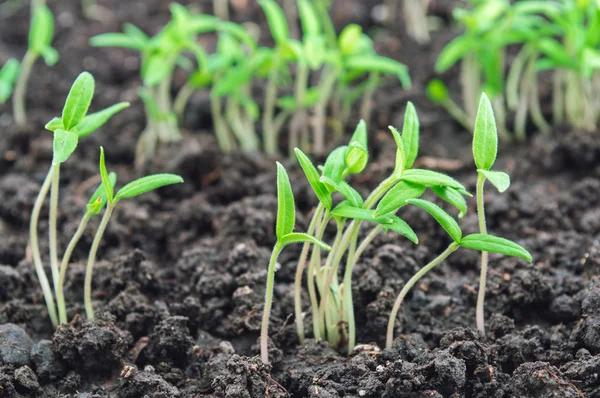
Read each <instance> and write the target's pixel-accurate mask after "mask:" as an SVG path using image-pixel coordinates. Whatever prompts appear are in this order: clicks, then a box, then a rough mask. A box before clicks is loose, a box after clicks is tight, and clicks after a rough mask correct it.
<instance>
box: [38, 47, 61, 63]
mask: <svg viewBox="0 0 600 398" xmlns="http://www.w3.org/2000/svg"><path fill="white" fill-rule="evenodd" d="M40 54H41V55H42V58H44V62H45V63H46V65H48V66H54V65H56V63H57V62H58V57H59V55H58V51H57V50H56V49H55V48H53V47H50V46H46V47H44V48H43V49H42V50H41V51H40Z"/></svg>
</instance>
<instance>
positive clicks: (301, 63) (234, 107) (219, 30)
mask: <svg viewBox="0 0 600 398" xmlns="http://www.w3.org/2000/svg"><path fill="white" fill-rule="evenodd" d="M259 3H260V5H261V7H262V9H263V10H264V13H265V15H266V18H267V21H268V25H269V28H270V31H271V36H272V38H273V41H274V46H273V47H261V46H259V45H258V43H257V41H256V38H255V37H254V36H253V35H252V34H251V33H250V31H248V30H247V29H246V28H244V27H243V26H242V25H238V24H236V23H233V22H229V21H223V20H220V19H218V18H216V17H214V16H210V15H202V14H195V13H193V12H191V11H190V10H188V9H187V8H185V7H183V6H181V5H179V4H175V3H174V4H171V14H172V19H171V21H170V22H169V23H168V24H167V25H166V26H165V27H164V29H163V30H161V31H160V32H159V33H158V34H157V35H156V36H154V37H151V38H150V37H148V36H147V35H146V34H145V33H144V32H142V31H141V30H140V29H138V28H136V27H135V26H133V25H131V24H126V25H125V26H124V28H123V33H106V34H102V35H99V36H96V37H93V38H92V39H91V41H90V43H91V45H92V46H97V47H124V48H132V49H136V50H138V51H140V53H141V55H142V68H141V75H142V80H143V82H144V86H143V88H142V89H140V96H141V98H142V99H143V101H144V104H145V106H146V115H147V118H148V126H147V128H146V130H145V132H144V133H143V134H142V137H141V138H140V141H139V144H138V156H137V158H138V161H140V162H141V161H143V160H144V159H146V158H148V157H150V156H151V155H152V154H153V153H154V151H155V150H156V145H157V144H158V142H159V141H161V142H168V141H177V140H178V139H179V138H180V132H179V128H178V121H181V118H182V115H183V113H184V110H185V107H186V104H187V102H188V100H189V98H190V97H191V96H192V95H193V94H194V92H195V91H197V90H201V89H207V90H210V97H211V114H212V118H213V125H214V129H215V135H216V138H217V140H218V143H219V146H220V148H221V149H222V150H223V151H225V152H228V151H231V150H234V149H240V150H242V151H257V150H260V149H261V147H262V149H263V150H264V151H265V152H266V153H268V154H278V153H279V142H280V140H279V138H280V133H281V131H282V129H283V128H284V126H285V125H286V123H287V122H288V121H289V136H288V143H289V147H290V154H291V153H293V148H294V147H296V146H299V147H301V148H302V149H303V150H304V151H306V152H315V153H323V152H324V149H325V144H326V141H327V137H326V123H327V110H328V109H329V108H331V109H332V112H333V114H334V118H333V119H334V120H336V122H337V125H336V126H334V127H335V128H334V130H335V131H336V134H337V135H336V138H339V136H341V134H342V131H343V130H342V128H343V126H344V123H345V122H346V121H347V120H348V118H349V116H350V110H351V107H352V105H353V104H354V103H355V102H356V101H358V100H359V99H361V98H362V107H361V109H362V114H363V117H364V118H366V119H368V117H369V114H370V112H371V108H372V97H373V93H374V91H375V89H376V88H377V87H378V86H379V85H380V84H381V83H382V77H383V75H386V74H392V75H395V76H397V77H398V78H399V79H400V81H401V83H402V85H403V86H404V87H409V86H410V77H409V75H408V70H407V68H406V66H404V65H403V64H401V63H399V62H396V61H394V60H392V59H389V58H385V57H381V56H379V55H377V54H376V53H375V50H374V48H373V44H372V42H371V40H370V39H369V38H368V37H367V36H366V35H365V34H364V33H363V32H362V29H361V28H360V27H359V26H358V25H349V26H347V27H346V28H344V29H343V30H342V32H341V33H340V35H339V36H337V35H336V32H335V30H334V28H333V24H332V22H331V19H330V18H329V15H328V13H327V8H326V5H325V4H324V2H322V1H310V0H298V2H297V7H298V14H299V16H300V20H301V24H302V38H301V39H300V40H297V39H293V38H291V36H290V28H289V26H288V22H287V20H286V17H285V14H284V12H283V10H282V8H281V7H280V6H279V5H278V4H277V3H276V2H275V0H261V1H260V2H259ZM209 32H210V33H216V34H218V37H219V39H218V45H217V49H216V52H215V53H214V54H211V55H208V54H207V52H206V50H205V49H204V48H202V47H201V46H200V45H199V44H198V41H197V38H198V35H200V34H204V33H209ZM186 54H192V55H193V58H194V61H191V60H190V59H189V58H188V57H186V56H185V55H186ZM176 66H181V67H183V68H185V69H188V70H189V71H190V73H189V79H188V81H187V83H186V84H185V85H184V86H183V87H182V88H181V89H180V90H179V92H178V94H177V96H176V98H175V101H174V103H173V104H172V103H171V97H170V94H171V90H172V87H171V83H172V75H173V71H174V69H175V67H176ZM292 69H293V70H295V75H294V76H293V74H292ZM317 73H320V76H319V82H318V85H316V86H311V84H310V80H311V79H310V78H311V75H312V74H317ZM260 80H266V89H265V93H264V97H265V102H264V106H263V109H262V112H261V111H260V108H259V106H258V105H257V103H256V101H255V100H254V98H253V90H252V88H253V86H254V84H255V83H256V82H257V81H260ZM292 80H293V83H292ZM290 84H292V85H293V87H294V89H293V93H292V94H291V95H288V94H286V93H282V91H283V88H284V87H287V86H288V85H290ZM311 113H312V116H311ZM259 119H260V127H261V133H262V134H258V133H257V132H256V127H255V122H258V120H259Z"/></svg>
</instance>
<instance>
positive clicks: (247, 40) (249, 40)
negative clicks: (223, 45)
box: [217, 21, 257, 52]
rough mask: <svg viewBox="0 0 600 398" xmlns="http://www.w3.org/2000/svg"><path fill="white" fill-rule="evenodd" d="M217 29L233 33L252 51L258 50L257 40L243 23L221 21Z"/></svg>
mask: <svg viewBox="0 0 600 398" xmlns="http://www.w3.org/2000/svg"><path fill="white" fill-rule="evenodd" d="M217 30H218V31H219V32H224V33H228V34H230V35H232V36H233V37H235V38H236V39H237V40H239V41H240V42H242V43H244V44H245V45H246V46H247V47H248V49H250V51H252V52H254V51H255V50H256V47H257V44H256V40H254V37H252V35H251V34H250V33H249V32H248V31H247V30H246V29H245V28H244V27H243V26H242V25H240V24H237V23H235V22H230V21H221V22H219V25H218V26H217Z"/></svg>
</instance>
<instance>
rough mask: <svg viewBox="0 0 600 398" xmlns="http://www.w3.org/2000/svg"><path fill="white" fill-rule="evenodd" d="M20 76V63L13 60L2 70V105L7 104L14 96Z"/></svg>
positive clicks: (0, 95) (0, 91)
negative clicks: (13, 92)
mask: <svg viewBox="0 0 600 398" xmlns="http://www.w3.org/2000/svg"><path fill="white" fill-rule="evenodd" d="M18 76H19V61H17V60H16V59H14V58H11V59H9V60H8V61H7V62H6V63H5V64H4V66H3V67H2V69H0V104H3V103H5V102H6V100H8V98H9V97H10V95H11V94H12V91H13V87H14V85H15V81H16V80H17V77H18Z"/></svg>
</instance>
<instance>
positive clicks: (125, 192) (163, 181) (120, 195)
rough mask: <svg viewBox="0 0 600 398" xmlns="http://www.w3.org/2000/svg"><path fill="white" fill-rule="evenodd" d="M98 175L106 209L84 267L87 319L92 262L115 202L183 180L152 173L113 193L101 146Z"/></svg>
mask: <svg viewBox="0 0 600 398" xmlns="http://www.w3.org/2000/svg"><path fill="white" fill-rule="evenodd" d="M100 177H101V179H102V187H103V189H104V195H105V196H106V209H105V210H104V214H103V215H102V221H100V225H99V226H98V229H97V231H96V235H95V236H94V240H93V241H92V246H91V248H90V254H89V256H88V261H87V266H86V268H85V281H84V290H83V299H84V306H85V313H86V316H87V318H88V319H89V320H93V319H94V308H93V306H92V273H93V271H94V263H95V262H96V253H97V252H98V248H99V247H100V242H101V241H102V236H103V235H104V231H105V230H106V226H107V225H108V222H109V221H110V216H111V215H112V212H113V210H114V209H115V206H116V205H117V203H119V201H121V200H122V199H127V198H133V197H136V196H139V195H142V194H144V193H146V192H150V191H153V190H155V189H158V188H161V187H164V186H167V185H172V184H178V183H182V182H183V178H181V177H180V176H178V175H174V174H153V175H150V176H146V177H142V178H139V179H137V180H134V181H132V182H130V183H128V184H126V185H125V186H123V187H122V188H121V189H119V190H118V191H117V192H116V194H115V191H114V188H113V185H114V181H115V180H116V178H113V179H112V180H111V177H110V175H109V174H108V171H107V170H106V164H105V162H104V149H103V148H102V147H100ZM103 200H104V199H103V198H102V197H101V200H100V202H102V201H103ZM95 209H96V207H94V210H95Z"/></svg>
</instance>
